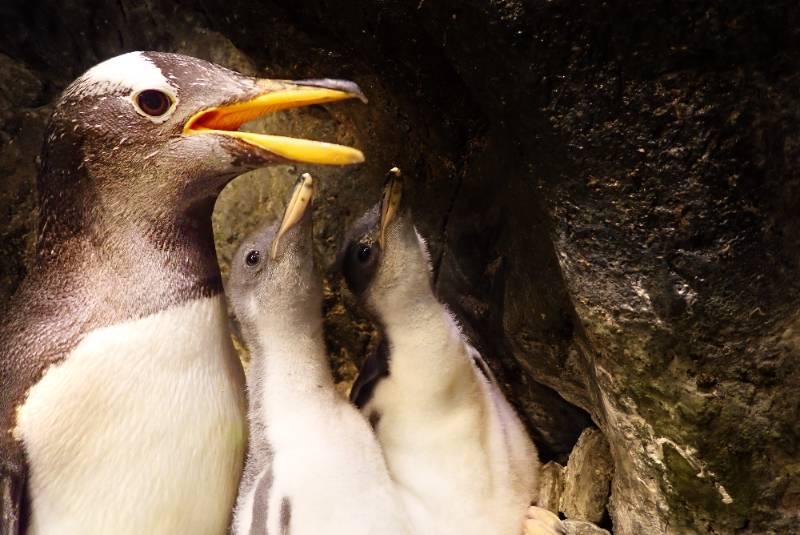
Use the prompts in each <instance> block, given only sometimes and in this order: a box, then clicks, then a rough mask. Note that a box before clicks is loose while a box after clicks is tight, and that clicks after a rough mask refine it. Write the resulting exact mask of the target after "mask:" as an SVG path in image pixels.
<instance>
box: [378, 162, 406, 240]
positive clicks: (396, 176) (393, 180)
mask: <svg viewBox="0 0 800 535" xmlns="http://www.w3.org/2000/svg"><path fill="white" fill-rule="evenodd" d="M402 198H403V177H402V173H401V172H400V169H398V168H397V167H392V168H391V169H389V173H388V175H387V177H386V184H385V185H384V186H383V197H382V198H381V226H380V232H379V234H378V243H379V244H380V246H381V249H383V248H384V247H385V246H386V228H387V227H388V226H389V223H391V222H392V220H394V218H395V217H396V216H397V212H398V211H399V210H400V201H401V199H402Z"/></svg>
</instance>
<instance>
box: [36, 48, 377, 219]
mask: <svg viewBox="0 0 800 535" xmlns="http://www.w3.org/2000/svg"><path fill="white" fill-rule="evenodd" d="M349 98H359V99H361V100H364V101H365V99H364V96H363V94H362V93H361V91H360V90H359V88H358V87H357V86H356V85H355V84H353V83H352V82H346V81H340V80H327V79H326V80H306V81H299V82H288V81H276V80H267V79H257V78H252V77H248V76H244V75H241V74H239V73H236V72H233V71H231V70H228V69H225V68H223V67H220V66H218V65H215V64H212V63H209V62H206V61H203V60H199V59H196V58H191V57H187V56H182V55H178V54H169V53H159V52H131V53H128V54H124V55H121V56H117V57H115V58H112V59H109V60H107V61H105V62H103V63H100V64H98V65H96V66H95V67H93V68H91V69H90V70H88V71H87V72H86V73H84V74H83V75H82V76H81V77H80V78H78V79H77V80H76V81H75V82H73V83H72V84H71V85H69V86H68V87H67V89H66V90H65V91H64V93H63V94H62V96H61V98H60V99H59V101H58V102H57V104H56V107H55V110H54V112H53V115H52V117H51V121H50V124H49V127H48V132H47V138H46V141H45V145H44V149H43V154H42V158H41V167H42V169H41V172H40V179H39V191H40V195H41V199H42V210H43V213H44V214H43V215H44V216H45V218H47V217H49V216H51V215H52V218H53V219H58V218H59V217H62V218H63V217H65V216H64V214H67V213H69V216H68V217H70V218H72V219H76V220H77V219H80V220H82V221H79V222H77V223H76V224H81V223H83V224H91V223H97V221H94V220H96V219H98V218H102V217H103V216H116V217H117V219H119V218H120V217H122V218H137V217H139V218H143V219H145V220H149V221H152V220H154V219H160V218H161V216H162V215H164V214H167V213H175V214H176V215H177V216H178V217H179V218H180V217H183V218H185V217H186V216H187V215H192V214H193V213H195V212H194V209H195V208H197V207H198V206H202V207H203V208H204V209H205V208H207V209H208V210H207V211H208V212H210V209H211V207H213V201H214V199H215V198H216V196H217V195H218V194H219V192H220V191H221V189H222V187H224V185H225V184H226V183H227V182H228V181H230V180H231V179H232V178H234V177H235V176H237V175H239V174H241V173H243V172H245V171H248V170H252V169H255V168H258V167H263V166H267V165H271V164H276V163H287V162H304V163H312V164H330V165H345V164H352V163H358V162H361V161H363V155H362V154H361V152H360V151H358V150H356V149H353V148H350V147H344V146H340V145H334V144H330V143H321V142H315V141H310V140H304V139H295V138H289V137H283V136H271V135H266V134H256V133H250V132H242V131H239V130H238V128H239V127H240V126H241V125H242V124H243V123H245V122H248V121H251V120H253V119H255V118H257V117H260V116H262V115H265V114H267V113H269V112H273V111H276V110H282V109H287V108H294V107H301V106H308V105H312V104H320V103H327V102H333V101H337V100H343V99H349ZM86 220H90V221H86ZM115 224H118V222H115Z"/></svg>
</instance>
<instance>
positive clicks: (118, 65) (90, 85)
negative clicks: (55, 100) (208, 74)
mask: <svg viewBox="0 0 800 535" xmlns="http://www.w3.org/2000/svg"><path fill="white" fill-rule="evenodd" d="M149 91H154V92H158V93H161V94H164V95H166V96H167V97H168V99H169V106H168V107H167V109H166V111H165V112H164V113H160V114H153V113H150V112H149V111H147V110H145V109H143V107H142V105H141V104H140V100H141V99H140V98H139V97H140V95H142V94H143V93H146V92H149ZM65 95H68V96H70V97H73V98H78V99H80V98H85V97H91V96H110V95H118V96H123V97H124V98H126V99H128V100H129V101H130V103H131V106H133V109H134V110H136V113H138V114H139V115H141V116H142V117H145V118H147V119H148V120H150V121H152V122H154V123H157V124H158V123H163V122H164V121H166V120H167V119H169V117H170V116H171V115H172V113H173V111H174V110H175V107H176V106H177V104H178V92H177V90H176V88H175V87H174V86H172V85H171V84H170V83H169V81H168V80H167V77H166V76H164V74H163V73H162V72H161V69H159V68H158V67H156V65H155V64H154V63H153V62H152V61H150V59H148V58H147V56H146V55H145V54H143V53H142V52H129V53H128V54H123V55H121V56H117V57H114V58H111V59H109V60H106V61H104V62H102V63H99V64H97V65H95V66H94V67H92V68H91V69H89V70H88V71H86V72H85V73H84V74H83V76H81V77H80V78H78V79H77V80H76V81H75V83H73V84H72V85H71V86H70V87H69V88H67V90H66V91H65Z"/></svg>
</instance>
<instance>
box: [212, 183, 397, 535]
mask: <svg viewBox="0 0 800 535" xmlns="http://www.w3.org/2000/svg"><path fill="white" fill-rule="evenodd" d="M312 193H313V181H312V178H311V176H310V175H308V174H305V175H303V176H302V177H301V179H300V180H299V182H298V185H297V186H296V188H295V191H294V194H293V195H292V198H291V200H290V202H289V204H288V206H287V208H286V213H285V215H284V217H283V221H282V222H281V224H280V227H278V226H277V225H275V226H270V227H262V228H259V229H258V230H256V231H255V232H254V233H253V234H252V235H250V236H249V237H247V238H246V239H245V240H244V241H243V242H242V244H241V245H240V246H239V249H238V251H237V253H236V255H235V256H234V258H233V261H232V264H231V276H230V280H229V281H228V285H227V288H226V290H227V295H228V297H229V299H230V302H231V305H232V307H233V310H234V312H235V314H236V317H237V318H238V320H239V322H240V324H241V327H242V334H243V336H244V339H245V342H246V344H247V346H248V348H249V349H250V354H251V361H250V368H249V370H248V372H247V386H248V392H249V400H250V407H249V421H250V446H249V452H248V456H247V460H246V464H245V473H244V476H243V478H242V483H241V486H240V489H239V498H238V500H237V505H236V510H235V514H234V533H236V534H246V533H249V534H256V533H281V534H288V533H291V534H292V535H298V534H299V535H303V534H309V535H312V534H313V535H317V534H319V533H325V534H328V535H337V534H342V535H345V534H347V535H354V534H363V535H374V534H381V535H394V534H406V533H409V530H408V529H407V527H406V523H407V520H406V515H405V513H404V512H403V511H402V508H401V505H400V500H399V498H398V496H397V493H396V492H395V490H394V485H393V483H392V481H391V479H390V478H389V473H388V470H387V468H386V464H385V462H384V459H383V455H382V453H381V450H380V446H379V445H378V443H377V440H376V439H375V437H374V435H373V433H372V430H371V429H370V427H369V424H368V423H367V422H366V420H365V419H364V417H363V416H362V415H361V414H360V413H359V411H358V410H357V409H356V408H355V407H353V406H352V405H351V404H350V403H349V402H348V401H347V400H346V399H345V398H344V397H342V396H341V395H340V394H339V393H338V392H337V391H336V389H335V387H334V382H333V377H332V374H331V370H330V365H329V363H328V356H327V354H326V351H325V344H324V341H323V335H322V286H321V281H320V277H319V275H318V274H317V271H316V266H315V263H314V258H313V250H312V247H313V246H312V232H311V230H312V229H311V226H312V225H311V209H310V204H311V197H312Z"/></svg>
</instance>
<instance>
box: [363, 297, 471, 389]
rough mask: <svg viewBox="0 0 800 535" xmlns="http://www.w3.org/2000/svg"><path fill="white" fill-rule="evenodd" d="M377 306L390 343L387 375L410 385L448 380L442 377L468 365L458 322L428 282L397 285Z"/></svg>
mask: <svg viewBox="0 0 800 535" xmlns="http://www.w3.org/2000/svg"><path fill="white" fill-rule="evenodd" d="M381 303H382V304H383V305H384V306H379V307H376V308H377V312H378V316H379V318H380V321H381V324H382V326H383V331H384V334H385V335H386V337H387V338H388V340H389V343H390V346H391V359H390V370H391V376H392V377H394V378H395V379H397V380H400V381H404V382H408V384H409V385H411V387H412V388H414V389H416V388H423V389H429V388H430V389H432V388H433V387H432V386H430V385H428V382H429V379H432V378H433V382H434V383H435V384H448V381H447V380H446V379H444V378H445V377H447V376H448V375H449V376H455V375H461V374H462V372H465V371H466V370H467V369H468V368H469V366H470V365H469V362H468V359H467V358H466V347H465V344H464V340H463V338H462V336H461V333H460V330H459V328H458V325H457V324H456V322H455V320H454V319H453V316H452V315H451V314H450V313H449V311H448V310H447V308H446V307H445V306H444V305H443V304H442V303H440V302H439V301H438V300H437V299H436V296H434V294H433V291H432V290H431V289H430V286H429V285H427V284H425V285H400V286H398V287H397V288H396V291H395V292H392V295H391V296H384V298H383V299H381Z"/></svg>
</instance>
